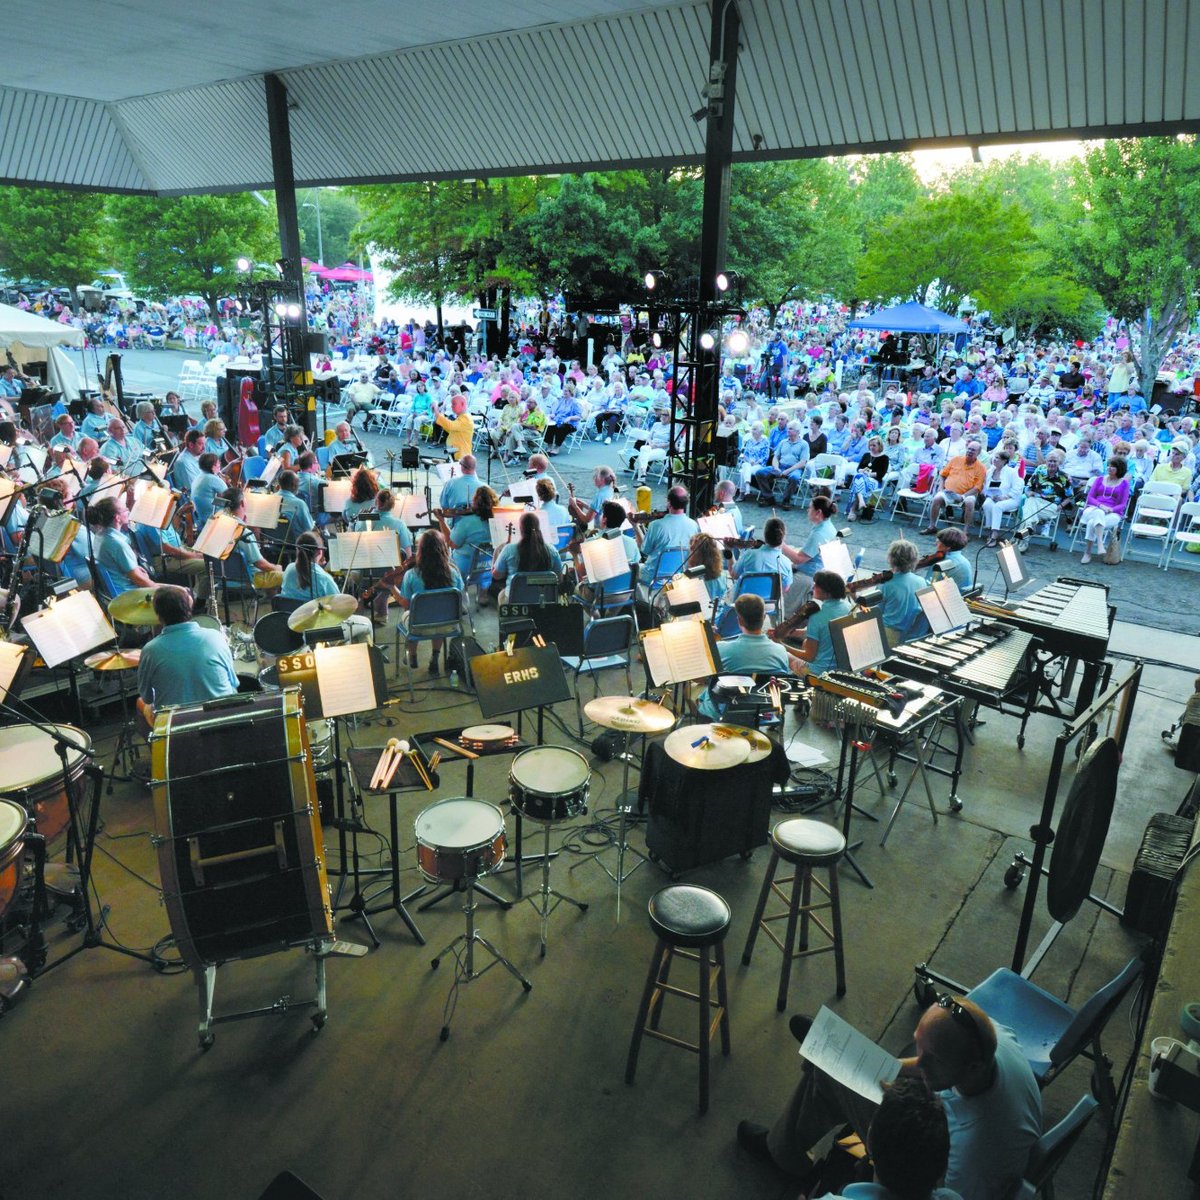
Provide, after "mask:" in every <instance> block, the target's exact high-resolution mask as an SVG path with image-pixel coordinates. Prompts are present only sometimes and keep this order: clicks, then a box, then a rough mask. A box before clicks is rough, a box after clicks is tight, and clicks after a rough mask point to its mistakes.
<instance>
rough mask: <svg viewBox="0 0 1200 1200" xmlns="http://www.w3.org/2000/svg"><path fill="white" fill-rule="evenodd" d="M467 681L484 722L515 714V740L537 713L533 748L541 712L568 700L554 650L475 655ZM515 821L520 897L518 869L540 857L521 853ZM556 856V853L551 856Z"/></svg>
mask: <svg viewBox="0 0 1200 1200" xmlns="http://www.w3.org/2000/svg"><path fill="white" fill-rule="evenodd" d="M468 666H469V669H470V671H471V678H472V679H473V680H474V681H475V696H476V699H477V700H478V701H479V711H480V713H481V714H482V715H483V719H484V720H485V721H491V720H493V719H494V718H496V717H501V716H507V715H508V714H510V713H514V712H515V713H516V714H517V736H518V737H520V735H521V719H522V717H523V715H524V713H525V710H526V709H530V708H536V709H537V744H538V745H539V746H540V745H541V744H542V739H543V737H544V735H545V716H546V713H545V710H546V706H547V705H548V704H558V703H560V702H561V701H563V700H569V699H570V698H571V688H570V685H569V684H568V683H567V676H566V672H565V671H564V670H563V665H562V658H561V656H560V655H559V652H558V650H557V649H556V648H555V647H554V646H522V647H520V648H519V649H513V650H499V651H497V652H496V653H495V654H477V655H476V656H475V657H474V658H472V659H471V660H470V661H469V664H468ZM516 819H517V848H516V854H515V856H514V858H513V866H514V868H515V872H516V880H517V895H518V896H523V895H524V894H525V893H524V881H523V876H522V870H521V868H522V865H523V864H524V863H525V862H536V861H538V860H539V859H540V858H541V857H542V856H541V855H540V854H531V855H529V856H528V858H526V857H524V856H523V855H522V853H521V844H522V837H523V832H524V829H523V824H522V821H521V814H520V813H519V812H518V813H517V814H516ZM555 853H557V851H556V852H555Z"/></svg>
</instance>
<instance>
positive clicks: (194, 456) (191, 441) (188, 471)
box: [79, 429, 204, 492]
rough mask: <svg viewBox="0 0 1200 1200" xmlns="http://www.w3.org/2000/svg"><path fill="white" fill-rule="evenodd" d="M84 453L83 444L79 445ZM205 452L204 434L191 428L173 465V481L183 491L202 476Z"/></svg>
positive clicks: (190, 487) (189, 489)
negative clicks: (201, 457) (202, 458)
mask: <svg viewBox="0 0 1200 1200" xmlns="http://www.w3.org/2000/svg"><path fill="white" fill-rule="evenodd" d="M79 450H80V454H81V455H82V453H83V445H82V443H81V444H80V447H79ZM203 453H204V434H203V433H201V432H200V430H199V429H189V430H188V431H187V433H185V434H184V435H183V449H182V450H180V451H179V453H178V454H176V455H175V462H174V464H173V465H172V467H171V482H172V483H174V485H175V486H176V487H177V488H178V489H179V490H180V491H181V492H190V491H191V490H192V485H193V484H194V483H195V482H196V480H197V479H198V478H199V476H200V456H201V455H202V454H203Z"/></svg>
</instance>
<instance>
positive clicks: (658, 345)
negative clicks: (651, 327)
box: [650, 329, 663, 350]
mask: <svg viewBox="0 0 1200 1200" xmlns="http://www.w3.org/2000/svg"><path fill="white" fill-rule="evenodd" d="M650 344H651V345H652V346H653V347H654V348H655V350H661V349H662V344H663V343H662V334H661V333H659V332H658V330H657V329H656V330H655V331H654V332H653V333H652V334H651V335H650Z"/></svg>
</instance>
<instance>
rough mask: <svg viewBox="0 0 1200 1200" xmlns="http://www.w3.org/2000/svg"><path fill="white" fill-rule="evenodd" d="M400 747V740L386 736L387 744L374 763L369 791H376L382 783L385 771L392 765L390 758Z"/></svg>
mask: <svg viewBox="0 0 1200 1200" xmlns="http://www.w3.org/2000/svg"><path fill="white" fill-rule="evenodd" d="M399 749H400V740H399V739H398V738H388V741H387V745H385V746H384V748H383V753H382V754H380V756H379V761H378V762H377V763H376V764H375V772H374V774H373V775H372V776H371V783H370V788H369V790H370V791H373V792H375V791H378V790H379V788H380V785H381V784H382V783H383V777H384V775H385V774H386V773H387V770H388V768H389V767H390V766H391V765H392V759H393V758H394V757H395V754H396V752H397V751H398V750H399Z"/></svg>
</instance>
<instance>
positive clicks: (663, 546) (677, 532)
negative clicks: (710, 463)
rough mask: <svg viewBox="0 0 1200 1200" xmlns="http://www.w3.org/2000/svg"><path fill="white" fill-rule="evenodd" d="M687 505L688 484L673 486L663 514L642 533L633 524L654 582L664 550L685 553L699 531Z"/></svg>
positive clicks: (647, 575)
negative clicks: (665, 512)
mask: <svg viewBox="0 0 1200 1200" xmlns="http://www.w3.org/2000/svg"><path fill="white" fill-rule="evenodd" d="M687 506H688V493H687V488H684V487H678V486H676V487H673V488H671V489H670V490H669V491H668V492H667V514H666V516H664V517H659V518H658V520H657V521H651V522H650V524H649V525H648V526H646V529H645V532H644V533H643V532H642V526H640V525H637V526H635V527H634V529H635V531H636V534H637V537H638V541H639V544H640V546H641V550H642V562H644V563H645V564H646V572H645V579H646V580H647V582H649V583H653V581H654V579H655V577H656V576H657V574H658V562H659V559H660V558H661V557H662V555H663V552H664V551H666V550H682V551H683V554H684V557H685V558H686V557H687V549H688V546H690V545H691V541H692V538H693V537H694V536H695V535H696V534H697V533H699V532H700V526H699V525H697V524H696V522H695V521H694V520H693V519H692V518H691V517H689V516H688V515H687ZM789 571H790V568H789ZM789 581H790V576H789Z"/></svg>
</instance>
